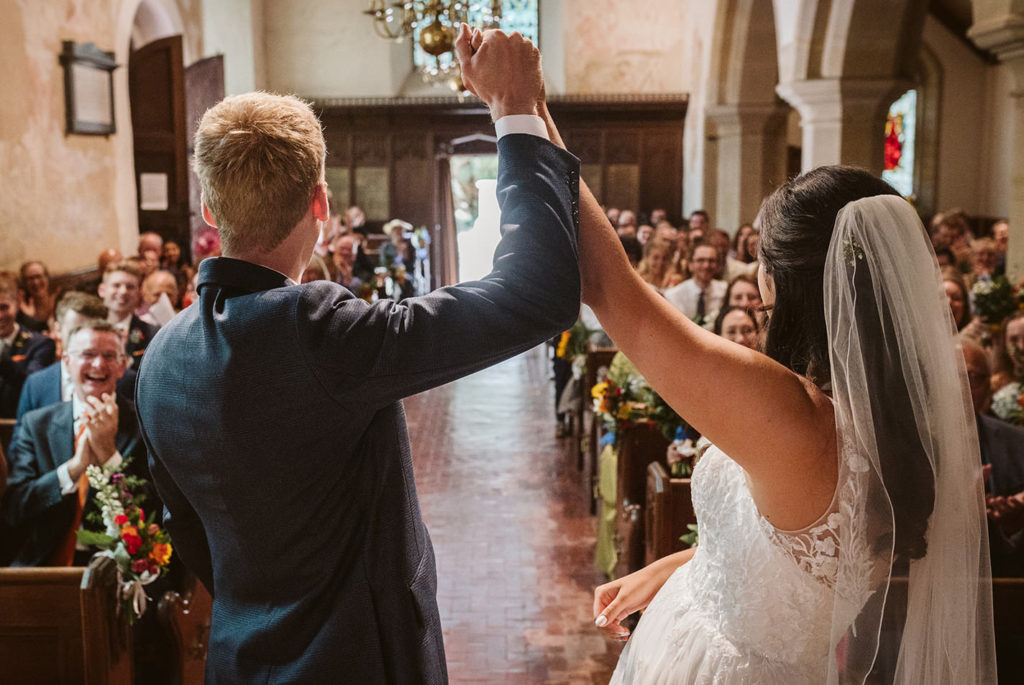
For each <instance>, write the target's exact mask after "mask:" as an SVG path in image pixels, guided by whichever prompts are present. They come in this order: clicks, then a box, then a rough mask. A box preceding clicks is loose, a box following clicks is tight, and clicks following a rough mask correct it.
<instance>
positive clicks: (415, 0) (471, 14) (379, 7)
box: [363, 0, 501, 92]
mask: <svg viewBox="0 0 1024 685" xmlns="http://www.w3.org/2000/svg"><path fill="white" fill-rule="evenodd" d="M363 13H364V14H366V15H368V16H370V17H371V18H372V19H373V28H374V30H375V31H376V32H377V35H378V36H380V37H381V38H386V39H389V40H395V41H399V42H401V41H403V40H404V39H405V38H406V37H408V36H412V35H414V34H415V33H416V30H417V29H419V46H420V48H422V49H423V51H424V52H425V53H427V54H428V55H430V56H431V57H432V58H433V60H432V61H431V62H430V63H428V64H424V65H422V66H421V67H420V73H421V74H422V75H423V80H424V81H426V82H427V83H433V84H446V85H448V86H449V87H450V88H452V90H455V91H456V92H461V91H462V90H463V89H464V87H463V84H462V75H461V73H460V71H459V62H458V60H457V59H455V55H454V50H455V36H456V35H457V34H458V30H459V25H460V24H462V23H466V24H469V25H470V26H471V27H474V28H497V27H498V25H499V24H500V22H501V0H409V1H407V2H387V0H370V7H369V9H367V10H365V11H364V12H363Z"/></svg>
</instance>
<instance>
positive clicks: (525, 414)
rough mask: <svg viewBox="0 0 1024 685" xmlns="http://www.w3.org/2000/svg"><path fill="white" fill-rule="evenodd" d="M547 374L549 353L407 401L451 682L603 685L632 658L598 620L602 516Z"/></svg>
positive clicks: (533, 353)
mask: <svg viewBox="0 0 1024 685" xmlns="http://www.w3.org/2000/svg"><path fill="white" fill-rule="evenodd" d="M548 369H549V362H547V361H546V357H545V353H544V348H543V347H540V348H536V349H534V350H531V351H530V352H527V353H525V354H523V355H521V356H519V357H516V358H515V359H510V360H509V361H507V362H504V363H503V364H500V365H498V366H496V367H493V368H491V369H488V370H485V371H482V372H480V373H478V374H475V375H473V376H470V377H468V378H464V379H462V380H460V381H457V382H455V383H452V384H450V385H448V386H445V387H442V388H437V389H435V390H431V391H429V392H426V393H423V394H421V395H417V396H416V397H412V398H410V399H408V400H406V403H405V406H406V412H407V414H408V423H409V432H410V436H411V439H412V447H413V461H414V463H415V468H416V484H417V487H418V489H419V496H420V503H421V505H422V508H423V516H424V519H425V520H426V522H427V526H428V528H429V529H430V533H431V536H432V538H433V541H434V549H435V551H436V553H437V575H438V598H437V599H438V604H439V606H440V611H441V622H442V625H443V626H444V641H445V651H446V652H447V655H448V673H449V676H450V679H451V682H452V683H453V684H463V683H488V684H490V683H573V684H576V683H581V684H582V683H588V684H589V683H602V684H603V683H607V682H608V679H609V677H610V675H611V672H612V670H613V669H614V666H615V661H616V659H617V658H618V653H619V650H620V649H621V646H620V645H618V644H616V643H613V642H610V641H607V640H606V639H605V638H604V637H602V636H601V635H600V634H599V633H598V632H597V631H596V630H595V629H594V627H593V622H592V620H591V604H592V596H593V595H592V591H593V588H594V586H595V585H596V584H598V583H600V582H601V578H600V576H599V574H598V573H597V572H596V571H594V570H593V556H594V530H595V519H594V518H592V517H590V516H588V514H587V510H586V504H585V502H584V499H583V496H582V487H581V486H580V483H579V474H578V472H577V471H576V466H575V460H574V459H570V456H569V449H570V447H569V441H568V440H557V439H556V438H555V431H554V428H555V424H554V417H553V413H552V412H553V410H552V404H553V399H552V396H553V394H554V390H553V385H552V382H551V381H549V380H548V376H549V373H548Z"/></svg>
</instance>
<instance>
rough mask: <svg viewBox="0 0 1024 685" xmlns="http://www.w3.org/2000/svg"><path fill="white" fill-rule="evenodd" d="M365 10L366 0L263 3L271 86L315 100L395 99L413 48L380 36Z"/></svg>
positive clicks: (268, 86)
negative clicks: (336, 98)
mask: <svg viewBox="0 0 1024 685" xmlns="http://www.w3.org/2000/svg"><path fill="white" fill-rule="evenodd" d="M366 7H367V3H366V1H365V0H264V2H263V26H264V37H265V48H264V49H265V64H266V86H267V88H268V89H270V90H273V91H276V92H282V93H297V94H299V95H302V96H305V97H312V98H329V97H390V96H393V95H397V94H398V93H399V91H400V90H401V87H402V83H403V81H404V79H405V76H406V75H408V74H409V72H410V71H411V66H412V57H411V54H412V53H411V50H412V47H411V46H410V44H409V41H408V40H406V41H405V42H403V43H395V42H392V41H387V40H384V39H382V38H378V37H377V36H376V35H375V34H374V32H373V25H372V20H371V19H370V18H369V17H367V16H366V15H364V14H363V11H364V10H365V9H366ZM439 92H442V91H439Z"/></svg>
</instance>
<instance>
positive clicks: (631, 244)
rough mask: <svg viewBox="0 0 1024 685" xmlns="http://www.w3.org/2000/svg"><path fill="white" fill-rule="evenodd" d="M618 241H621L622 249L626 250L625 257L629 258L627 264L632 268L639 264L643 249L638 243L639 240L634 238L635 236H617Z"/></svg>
mask: <svg viewBox="0 0 1024 685" xmlns="http://www.w3.org/2000/svg"><path fill="white" fill-rule="evenodd" d="M619 242H620V243H622V249H623V250H624V251H625V252H626V258H627V259H628V260H629V265H630V266H632V267H633V268H634V269H636V268H637V267H639V266H640V260H641V259H643V256H644V249H643V247H642V246H641V245H640V241H639V240H637V239H636V236H628V235H627V236H621V235H620V236H619Z"/></svg>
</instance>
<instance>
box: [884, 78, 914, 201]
mask: <svg viewBox="0 0 1024 685" xmlns="http://www.w3.org/2000/svg"><path fill="white" fill-rule="evenodd" d="M916 137H917V91H916V90H908V91H907V92H906V93H904V94H903V95H901V96H900V98H899V99H898V100H896V102H894V103H892V106H891V107H889V115H888V116H887V117H886V119H885V167H884V169H883V171H882V178H883V179H884V180H885V181H886V182H888V183H889V185H891V186H892V187H893V188H895V189H896V190H897V191H898V192H899V193H900V194H901V195H903V196H904V197H910V196H912V195H913V194H914V143H915V140H916Z"/></svg>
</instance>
